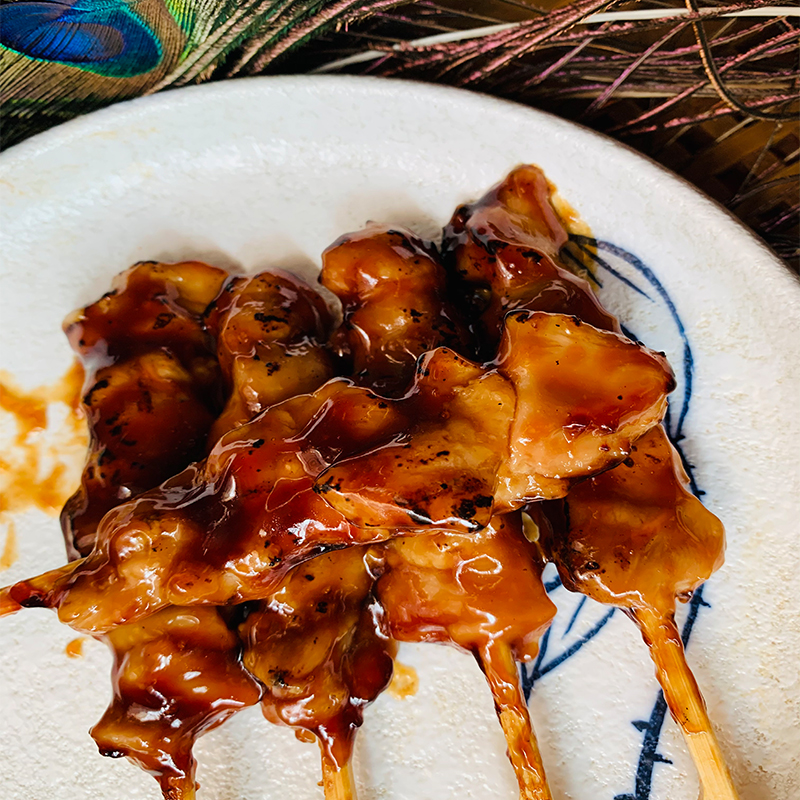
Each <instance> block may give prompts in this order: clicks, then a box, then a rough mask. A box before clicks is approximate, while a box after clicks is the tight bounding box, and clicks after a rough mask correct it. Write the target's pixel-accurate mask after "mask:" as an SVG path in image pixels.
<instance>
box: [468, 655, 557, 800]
mask: <svg viewBox="0 0 800 800" xmlns="http://www.w3.org/2000/svg"><path fill="white" fill-rule="evenodd" d="M477 658H478V661H479V663H480V665H481V669H482V670H483V672H484V674H485V675H486V680H487V681H488V682H489V686H490V687H491V690H492V695H493V696H494V704H495V709H496V710H497V716H498V717H499V719H500V725H501V726H502V728H503V733H504V734H505V736H506V742H507V743H508V757H509V759H510V761H511V765H512V766H513V767H514V772H515V773H516V776H517V782H518V783H519V796H520V800H552V795H551V794H550V788H549V787H548V785H547V778H546V777H545V774H544V766H543V765H542V756H541V754H540V753H539V745H538V743H537V742H536V734H535V733H534V731H533V725H532V724H531V718H530V714H529V713H528V706H527V704H526V702H525V696H524V695H523V693H522V686H521V685H520V680H519V669H518V668H517V662H516V661H515V660H514V656H513V654H512V653H511V649H510V648H509V646H508V645H507V644H506V643H505V642H499V641H495V642H492V643H491V644H490V645H489V647H488V648H487V649H486V650H485V651H484V653H482V654H481V655H478V656H477Z"/></svg>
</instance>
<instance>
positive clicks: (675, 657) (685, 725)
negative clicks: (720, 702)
mask: <svg viewBox="0 0 800 800" xmlns="http://www.w3.org/2000/svg"><path fill="white" fill-rule="evenodd" d="M632 616H633V618H634V619H635V620H636V622H637V623H638V625H639V627H640V629H641V631H642V636H643V637H644V640H645V642H646V643H647V646H648V647H649V649H650V655H651V657H652V659H653V661H654V662H655V665H656V675H657V676H658V682H659V683H660V684H661V688H662V689H663V691H664V699H665V700H666V701H667V705H668V706H669V710H670V712H671V713H672V716H673V717H674V719H675V721H676V722H677V723H678V725H680V728H681V731H682V732H683V735H684V737H685V739H686V744H687V746H688V748H689V752H690V753H691V756H692V759H693V760H694V763H695V766H696V768H697V772H698V774H699V776H700V784H701V785H702V787H703V798H704V800H738V795H737V793H736V788H735V787H734V785H733V781H732V780H731V776H730V773H729V772H728V767H727V765H726V764H725V758H724V756H723V755H722V750H721V749H720V746H719V742H718V741H717V737H716V736H715V735H714V729H713V728H712V727H711V720H710V719H709V717H708V712H707V710H706V704H705V701H704V700H703V696H702V695H701V694H700V688H699V687H698V685H697V681H696V680H695V678H694V675H693V674H692V671H691V670H690V669H689V665H688V664H687V663H686V654H685V652H684V649H683V642H682V641H681V636H680V632H679V631H678V627H677V626H676V625H675V620H674V618H673V617H672V615H671V614H670V615H669V616H665V615H664V614H661V613H659V612H658V611H656V610H655V609H654V608H637V609H634V610H633V612H632Z"/></svg>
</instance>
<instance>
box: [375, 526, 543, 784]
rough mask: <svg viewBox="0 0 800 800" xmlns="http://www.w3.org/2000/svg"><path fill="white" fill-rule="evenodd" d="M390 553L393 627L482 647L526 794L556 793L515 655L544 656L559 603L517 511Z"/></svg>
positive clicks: (387, 582) (381, 584)
mask: <svg viewBox="0 0 800 800" xmlns="http://www.w3.org/2000/svg"><path fill="white" fill-rule="evenodd" d="M385 553H386V556H385V558H386V566H385V571H384V574H383V575H382V577H381V578H380V579H379V581H378V587H377V591H378V597H379V599H380V601H381V604H382V605H383V607H384V608H385V610H386V616H387V619H388V623H389V631H390V633H391V635H392V636H393V637H394V638H395V639H398V640H399V641H405V642H442V643H445V644H450V645H453V646H455V647H457V648H459V649H461V650H464V651H466V652H468V653H471V654H472V655H474V657H475V659H476V661H477V662H478V664H479V666H480V667H481V670H482V671H483V673H484V675H485V676H486V680H487V682H488V684H489V687H490V689H491V691H492V696H493V698H494V703H495V709H496V711H497V716H498V718H499V720H500V724H501V726H502V728H503V733H504V734H505V737H506V741H507V744H508V756H509V759H510V760H511V764H512V766H513V768H514V772H515V774H516V776H517V781H518V783H519V789H520V798H521V800H550V798H551V794H550V790H549V788H548V785H547V779H546V777H545V772H544V768H543V766H542V762H541V756H540V753H539V748H538V744H537V741H536V736H535V734H534V731H533V726H532V725H531V720H530V715H529V712H528V708H527V704H526V702H525V697H524V695H523V693H522V687H521V685H520V677H519V670H518V668H517V663H516V662H517V661H529V660H531V659H533V658H535V657H536V654H537V652H538V642H539V639H540V637H541V635H542V634H543V633H544V631H545V630H546V629H547V628H548V627H549V625H550V623H551V621H552V618H553V616H554V615H555V606H554V605H553V603H552V602H551V601H550V600H549V598H548V597H547V593H546V592H545V590H544V586H543V585H542V581H541V569H542V564H541V560H540V559H539V558H538V557H537V553H536V551H535V549H534V546H533V545H532V544H531V543H530V542H528V541H527V540H526V539H525V537H524V536H523V534H522V525H521V522H520V516H519V513H513V514H507V515H504V516H502V517H495V518H493V519H492V521H491V523H490V524H489V525H488V526H487V527H486V528H484V530H482V531H480V532H478V533H475V534H471V535H465V534H454V533H432V534H428V535H427V536H403V537H400V538H397V539H394V540H392V541H391V542H390V543H388V544H387V545H386V546H385ZM511 586H513V587H514V588H513V591H510V590H509V587H511Z"/></svg>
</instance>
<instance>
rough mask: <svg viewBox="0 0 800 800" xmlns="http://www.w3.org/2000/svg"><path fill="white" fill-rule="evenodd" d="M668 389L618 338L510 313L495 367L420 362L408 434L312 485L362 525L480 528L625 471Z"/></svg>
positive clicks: (457, 360) (668, 382) (656, 361)
mask: <svg viewBox="0 0 800 800" xmlns="http://www.w3.org/2000/svg"><path fill="white" fill-rule="evenodd" d="M488 367H491V368H488ZM587 370H590V371H591V374H592V375H593V376H595V377H594V378H593V380H591V381H588V380H587V379H586V375H587ZM673 385H674V383H673V378H672V373H671V371H670V370H669V366H668V364H667V362H666V360H665V359H664V358H663V356H662V355H660V354H656V353H653V352H652V351H648V350H646V349H644V348H642V347H640V346H638V345H636V344H634V343H633V342H631V341H630V340H628V339H625V338H624V337H622V336H621V335H618V334H613V333H607V332H604V331H599V330H597V329H596V328H593V327H591V326H589V325H585V324H582V323H581V322H580V320H576V319H575V318H572V317H566V316H563V315H558V314H544V313H530V312H526V311H517V312H514V313H512V314H510V315H509V316H508V317H507V318H506V324H505V328H504V334H503V340H502V342H501V344H500V350H499V354H498V357H497V359H496V361H494V362H493V363H492V364H490V365H485V366H478V365H477V364H474V363H472V362H470V361H467V360H466V359H464V358H462V357H460V356H457V355H456V354H455V353H453V352H452V351H450V350H446V349H444V348H440V349H438V350H435V351H433V352H431V353H429V354H427V355H426V356H425V357H424V358H423V359H422V360H421V362H420V364H419V367H418V370H417V379H416V382H415V386H414V389H413V390H412V391H411V392H409V394H408V395H407V396H406V398H405V399H404V400H403V401H402V402H403V403H405V404H408V406H409V407H410V408H411V409H413V411H410V412H409V414H408V415H409V417H410V418H411V419H412V420H413V422H412V424H411V427H410V428H409V429H408V432H407V434H405V435H404V436H402V437H400V438H398V440H397V441H396V442H394V443H392V444H390V445H387V446H385V447H382V448H380V449H379V450H376V451H373V452H368V453H366V454H362V455H358V456H356V457H355V458H352V459H349V460H345V461H340V462H338V463H336V464H334V466H333V467H331V468H329V469H327V470H325V471H324V472H323V473H322V474H321V475H320V477H319V479H318V481H317V484H318V486H319V488H320V491H323V492H324V496H325V498H326V500H328V502H329V503H331V505H333V506H334V507H335V508H336V509H337V510H339V511H340V512H341V513H342V514H343V515H344V516H345V517H347V519H348V520H350V521H351V522H352V523H354V524H356V525H359V526H361V527H371V526H376V527H391V528H419V527H422V526H430V527H435V528H446V529H452V530H462V531H464V530H467V531H468V530H477V529H479V528H481V527H483V526H485V525H486V524H488V522H489V519H490V518H491V516H492V515H493V514H494V513H503V512H507V511H510V510H513V509H515V508H519V507H520V506H522V505H524V504H525V503H526V502H529V501H531V500H541V499H549V498H557V497H562V496H563V495H564V494H566V492H567V490H568V488H569V486H570V483H571V482H572V481H574V480H575V479H576V478H581V477H584V476H588V475H591V474H593V473H594V472H598V471H600V470H603V469H606V468H607V467H609V466H613V464H614V463H617V462H619V461H621V460H622V459H623V458H625V456H626V455H627V453H628V452H629V451H630V443H631V441H632V440H633V439H635V438H636V437H638V436H640V435H641V434H642V433H644V432H645V431H646V430H648V429H649V428H651V427H652V426H653V425H655V424H657V423H658V422H659V420H660V419H661V417H662V416H663V414H664V411H665V410H666V393H667V392H669V391H671V390H672V388H673Z"/></svg>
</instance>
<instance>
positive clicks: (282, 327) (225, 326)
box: [206, 271, 333, 446]
mask: <svg viewBox="0 0 800 800" xmlns="http://www.w3.org/2000/svg"><path fill="white" fill-rule="evenodd" d="M206 324H207V326H208V328H209V330H210V331H211V332H212V333H213V334H214V336H215V337H216V340H217V354H218V356H219V364H220V367H221V369H222V374H223V377H224V379H225V382H226V384H227V387H228V393H227V394H228V399H227V402H226V404H225V408H224V410H223V411H222V413H221V414H220V416H219V417H218V418H217V420H216V421H215V422H214V425H213V426H212V428H211V433H210V435H209V446H211V445H213V444H214V443H215V442H217V441H218V440H219V438H220V437H221V436H222V435H223V434H224V433H226V432H227V431H229V430H231V429H232V428H235V427H237V426H238V425H242V424H244V423H245V422H249V421H250V420H251V419H253V418H254V417H256V416H257V415H258V414H259V413H260V412H261V411H263V410H264V409H265V408H267V407H269V406H271V405H274V404H275V403H280V402H281V401H283V400H288V399H289V398H290V397H294V396H295V395H298V394H305V393H307V392H312V391H314V390H315V389H316V388H318V387H319V386H320V385H321V384H323V383H324V382H325V381H326V380H328V379H329V378H331V377H333V369H332V365H331V362H330V358H329V356H328V353H327V350H326V348H325V347H324V343H325V341H326V339H327V336H328V333H329V330H330V327H331V317H330V312H329V311H328V308H327V306H326V305H325V301H324V300H323V299H322V297H321V296H320V295H319V293H318V292H316V291H314V289H312V288H311V287H310V286H308V285H306V284H305V283H304V282H303V281H301V280H299V279H298V278H296V277H294V276H292V275H289V274H287V273H283V272H280V271H276V272H261V273H259V274H257V275H253V276H251V277H243V276H242V277H237V278H234V279H232V280H231V281H229V282H228V284H227V286H226V287H225V290H224V291H223V292H222V293H221V295H220V296H219V297H218V298H217V300H216V301H215V303H214V305H213V307H212V308H210V309H209V311H208V313H207V314H206Z"/></svg>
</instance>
